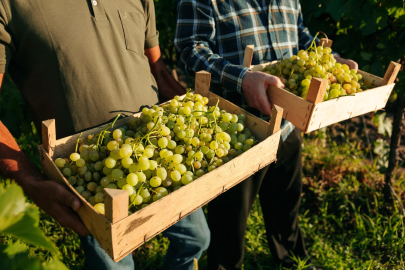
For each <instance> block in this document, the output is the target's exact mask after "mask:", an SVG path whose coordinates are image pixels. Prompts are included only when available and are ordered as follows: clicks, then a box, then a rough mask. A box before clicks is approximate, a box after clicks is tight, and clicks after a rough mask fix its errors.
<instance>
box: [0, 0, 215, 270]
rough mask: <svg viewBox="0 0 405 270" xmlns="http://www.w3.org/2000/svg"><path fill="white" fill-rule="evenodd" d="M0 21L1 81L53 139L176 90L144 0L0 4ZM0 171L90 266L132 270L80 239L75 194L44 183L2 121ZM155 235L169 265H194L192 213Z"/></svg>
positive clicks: (201, 225)
mask: <svg viewBox="0 0 405 270" xmlns="http://www.w3.org/2000/svg"><path fill="white" fill-rule="evenodd" d="M0 20H1V21H0V74H1V75H0V79H1V81H2V79H3V75H4V73H5V72H6V71H9V73H10V75H11V76H12V78H13V80H14V82H15V83H16V84H17V86H18V88H19V89H20V91H21V93H22V95H23V97H24V100H25V102H26V105H27V107H28V110H29V112H30V113H31V115H32V117H33V119H34V123H35V125H36V127H37V129H38V130H40V123H41V121H43V120H46V119H52V118H54V119H56V131H57V132H56V135H57V137H58V138H61V137H65V136H68V135H71V134H74V133H78V132H80V131H82V130H84V129H88V128H90V127H94V126H97V125H100V124H103V123H105V122H108V121H110V120H111V119H113V118H114V117H115V116H116V115H117V114H118V113H121V114H123V115H130V114H133V113H134V112H137V111H139V109H140V108H141V107H142V106H145V105H146V106H148V105H153V104H156V103H158V89H157V85H158V86H159V94H160V95H161V97H162V98H163V99H168V98H170V97H173V96H174V95H176V94H183V93H184V92H185V91H184V89H183V88H182V87H181V86H180V85H179V84H178V83H177V82H176V81H174V79H173V78H172V77H171V76H170V75H169V74H168V73H167V70H166V69H165V66H164V64H163V62H162V60H161V59H160V49H159V46H158V32H157V31H156V25H155V12H154V6H153V1H152V0H142V1H139V0H138V1H133V0H117V1H105V0H91V1H90V0H87V1H83V0H81V1H79V0H69V1H59V0H54V1H26V0H3V1H2V2H1V4H0ZM151 72H152V73H153V75H154V76H152V74H151ZM155 79H156V80H155ZM0 173H1V174H4V175H7V176H8V177H11V178H13V179H15V180H16V181H17V182H18V183H19V184H20V185H21V186H22V188H23V189H24V192H25V194H26V195H27V196H29V197H30V198H31V199H32V200H33V201H34V202H35V203H36V204H37V205H38V206H39V207H41V208H42V209H44V210H45V211H46V212H47V213H48V214H49V215H51V216H52V217H54V218H55V219H56V220H57V221H58V222H59V223H60V224H61V225H62V226H65V227H68V228H71V229H73V230H74V231H76V232H77V233H78V234H80V235H82V238H81V239H82V246H83V248H84V251H85V254H86V258H87V263H88V264H89V266H90V267H91V268H94V269H133V267H134V265H133V261H132V258H131V255H129V256H127V257H126V258H124V259H123V260H121V261H120V262H119V263H114V262H113V261H112V260H111V259H110V258H109V257H108V256H107V254H106V253H105V252H104V251H103V250H102V249H101V247H100V245H99V244H98V243H97V242H96V241H94V238H93V237H91V236H86V235H88V234H89V232H88V230H87V229H86V228H85V226H84V225H83V223H82V222H81V221H80V219H79V218H78V216H77V215H76V213H75V212H74V211H78V210H79V209H80V200H79V199H78V198H77V197H76V196H75V195H74V194H72V193H71V192H69V191H68V190H67V189H66V188H65V187H63V186H61V185H59V184H57V183H55V182H52V181H46V179H45V178H44V176H43V175H41V174H40V173H39V172H38V171H36V170H35V169H34V168H33V166H32V165H31V163H30V162H29V161H28V159H27V158H26V156H25V155H24V154H23V153H22V152H21V150H20V149H19V148H18V145H17V144H16V142H15V141H14V139H13V137H12V136H11V134H10V133H9V131H8V130H7V128H6V127H5V126H4V125H3V124H2V123H1V122H0ZM72 209H73V210H74V211H73V210H72ZM164 235H166V236H168V237H169V239H170V240H171V244H170V246H169V249H168V254H167V256H166V258H165V262H164V268H168V269H172V268H174V269H193V266H192V261H193V258H199V257H200V256H201V253H202V251H204V250H205V249H206V248H207V247H208V243H209V230H208V228H207V225H206V222H205V218H204V215H203V213H202V211H201V209H200V210H199V211H197V212H195V213H194V214H192V215H190V216H189V217H187V218H185V219H183V220H181V221H180V222H178V223H177V224H175V225H174V226H172V227H171V228H169V229H168V230H166V232H165V233H164ZM84 236H86V237H84Z"/></svg>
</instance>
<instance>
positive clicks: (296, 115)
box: [267, 86, 313, 130]
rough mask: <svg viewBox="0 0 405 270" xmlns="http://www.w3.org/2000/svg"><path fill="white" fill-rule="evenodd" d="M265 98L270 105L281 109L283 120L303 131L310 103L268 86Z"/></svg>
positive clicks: (307, 118)
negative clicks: (275, 105)
mask: <svg viewBox="0 0 405 270" xmlns="http://www.w3.org/2000/svg"><path fill="white" fill-rule="evenodd" d="M267 97H268V98H269V101H270V103H271V104H277V105H278V106H280V107H281V108H283V118H284V119H286V120H288V121H289V122H291V123H292V124H293V125H294V126H296V127H297V128H298V129H300V130H305V128H306V126H307V124H308V121H309V117H310V115H311V111H312V107H313V104H312V103H311V102H309V101H307V100H305V99H303V98H301V97H299V96H296V95H294V94H293V93H291V92H289V91H287V90H284V89H281V88H279V87H277V86H269V88H268V89H267Z"/></svg>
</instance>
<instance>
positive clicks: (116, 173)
mask: <svg viewBox="0 0 405 270" xmlns="http://www.w3.org/2000/svg"><path fill="white" fill-rule="evenodd" d="M111 174H112V177H114V179H119V178H121V177H123V176H124V172H123V171H122V170H120V169H114V170H113V171H112V172H111Z"/></svg>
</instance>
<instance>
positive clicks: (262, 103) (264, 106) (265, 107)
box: [258, 93, 271, 115]
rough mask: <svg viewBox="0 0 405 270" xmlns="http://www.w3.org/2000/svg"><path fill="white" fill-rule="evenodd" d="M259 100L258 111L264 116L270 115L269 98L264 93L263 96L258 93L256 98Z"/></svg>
mask: <svg viewBox="0 0 405 270" xmlns="http://www.w3.org/2000/svg"><path fill="white" fill-rule="evenodd" d="M258 98H259V100H258V101H259V102H258V103H259V107H260V109H259V110H260V111H261V112H262V113H263V114H265V115H271V104H270V102H269V98H268V96H267V94H266V93H264V95H263V94H262V93H260V95H259V96H258Z"/></svg>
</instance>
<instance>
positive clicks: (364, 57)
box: [360, 51, 373, 61]
mask: <svg viewBox="0 0 405 270" xmlns="http://www.w3.org/2000/svg"><path fill="white" fill-rule="evenodd" d="M360 55H361V57H362V58H363V59H364V60H366V61H369V60H370V59H371V58H372V57H373V55H372V54H371V53H367V52H363V51H362V52H360Z"/></svg>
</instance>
